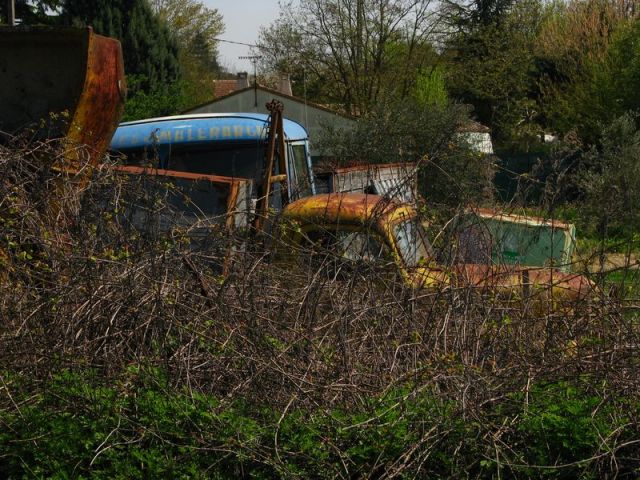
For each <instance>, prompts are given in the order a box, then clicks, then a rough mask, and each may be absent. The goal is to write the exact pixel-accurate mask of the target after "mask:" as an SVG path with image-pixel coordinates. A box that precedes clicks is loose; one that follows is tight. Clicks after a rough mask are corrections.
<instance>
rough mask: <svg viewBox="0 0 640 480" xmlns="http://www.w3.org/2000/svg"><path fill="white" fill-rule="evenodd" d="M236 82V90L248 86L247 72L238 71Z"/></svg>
mask: <svg viewBox="0 0 640 480" xmlns="http://www.w3.org/2000/svg"><path fill="white" fill-rule="evenodd" d="M236 82H238V83H237V85H238V90H241V89H243V88H247V87H248V86H249V74H248V73H247V72H239V73H238V78H237V79H236Z"/></svg>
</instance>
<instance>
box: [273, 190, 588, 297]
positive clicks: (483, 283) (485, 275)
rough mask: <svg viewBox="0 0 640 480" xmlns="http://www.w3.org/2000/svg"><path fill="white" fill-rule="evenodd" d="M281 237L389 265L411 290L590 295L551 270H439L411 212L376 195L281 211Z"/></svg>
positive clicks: (578, 280) (577, 280) (320, 200)
mask: <svg viewBox="0 0 640 480" xmlns="http://www.w3.org/2000/svg"><path fill="white" fill-rule="evenodd" d="M282 235H283V239H284V241H285V243H286V244H289V245H304V244H307V245H308V246H310V247H311V248H314V245H315V244H317V243H318V242H322V243H323V245H329V244H331V247H330V248H327V250H326V251H328V252H332V253H335V254H337V255H339V256H342V257H343V258H345V259H348V260H356V261H372V260H376V259H382V260H383V261H387V262H388V261H392V262H393V264H394V265H395V268H396V269H397V271H398V272H399V273H400V274H401V276H402V278H403V279H404V281H405V282H406V284H407V285H409V286H411V287H413V288H446V287H473V288H474V289H477V290H482V291H490V292H492V293H496V292H497V293H500V292H505V293H507V294H509V295H515V296H516V297H517V298H525V297H530V296H532V295H538V294H540V293H541V292H544V293H545V294H548V295H550V296H551V297H552V298H553V299H579V298H585V297H587V296H589V295H590V294H591V292H592V283H591V282H590V281H589V280H588V279H587V278H586V277H584V276H582V275H578V274H568V273H563V272H560V271H558V270H556V269H553V268H544V267H518V266H515V265H478V264H453V265H440V264H438V263H437V260H436V254H435V252H434V251H433V249H432V248H431V245H430V244H429V241H428V240H427V238H426V235H425V232H424V229H423V226H422V223H421V222H420V221H419V219H418V217H417V214H416V211H415V209H414V208H413V207H412V206H411V205H410V204H407V203H402V202H398V201H395V200H389V199H387V198H385V197H381V196H377V195H366V194H324V195H316V196H313V197H309V198H305V199H302V200H298V201H296V202H294V203H292V204H290V205H288V206H287V207H286V208H285V209H284V211H283V232H282ZM323 237H324V238H323ZM327 238H329V240H327Z"/></svg>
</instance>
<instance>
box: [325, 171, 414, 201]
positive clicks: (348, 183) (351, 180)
mask: <svg viewBox="0 0 640 480" xmlns="http://www.w3.org/2000/svg"><path fill="white" fill-rule="evenodd" d="M319 176H320V178H321V183H322V180H323V179H327V180H328V182H327V180H325V181H324V183H325V185H327V186H329V190H330V192H331V193H370V194H374V195H381V196H386V197H389V198H396V199H398V200H400V201H402V202H408V203H413V202H415V201H416V198H417V187H418V175H417V168H416V165H415V164H413V163H390V164H368V165H359V166H356V167H348V168H336V169H333V170H331V171H329V172H324V174H322V173H321V174H320V175H319ZM325 188H326V187H325ZM327 193H329V192H327Z"/></svg>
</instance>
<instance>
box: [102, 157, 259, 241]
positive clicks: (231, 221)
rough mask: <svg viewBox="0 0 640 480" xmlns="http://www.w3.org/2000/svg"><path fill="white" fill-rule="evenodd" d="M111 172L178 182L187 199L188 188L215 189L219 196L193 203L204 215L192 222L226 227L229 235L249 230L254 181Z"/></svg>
mask: <svg viewBox="0 0 640 480" xmlns="http://www.w3.org/2000/svg"><path fill="white" fill-rule="evenodd" d="M108 168H112V169H113V170H115V171H117V172H122V173H126V174H130V175H145V176H147V177H149V178H153V177H155V178H158V179H159V178H165V179H168V180H174V181H176V180H178V181H180V184H181V186H180V185H178V189H181V190H182V191H183V192H182V193H184V194H185V195H187V196H188V195H189V191H188V190H189V186H194V185H196V184H197V183H198V182H203V183H205V184H208V185H210V186H211V187H213V188H215V190H216V195H213V194H211V195H206V194H205V195H203V196H200V198H198V199H193V200H191V201H192V202H193V203H194V205H195V206H196V207H197V209H198V210H199V211H200V213H201V215H197V217H199V218H191V220H192V221H193V223H195V222H196V221H198V222H201V223H202V228H203V229H204V230H206V229H207V228H208V226H210V225H213V224H220V223H224V224H225V226H226V228H227V230H228V231H229V232H232V231H234V230H238V229H243V228H247V227H248V226H249V218H250V215H251V196H252V189H253V181H252V180H249V179H244V178H232V177H222V176H218V175H205V174H198V173H188V172H177V171H174V170H162V169H155V168H143V167H134V166H115V167H108ZM192 217H193V216H192ZM186 221H187V222H189V219H188V218H187V219H186ZM181 226H186V227H188V226H190V225H188V223H187V224H185V225H181ZM170 227H171V225H169V224H167V225H166V226H165V227H162V229H163V230H164V229H168V228H170Z"/></svg>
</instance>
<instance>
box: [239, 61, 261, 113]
mask: <svg viewBox="0 0 640 480" xmlns="http://www.w3.org/2000/svg"><path fill="white" fill-rule="evenodd" d="M238 58H239V59H240V60H249V61H250V62H251V63H252V64H253V96H254V99H255V104H254V107H256V109H257V108H258V61H259V60H260V59H261V58H262V57H261V56H260V55H248V56H244V57H238Z"/></svg>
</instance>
